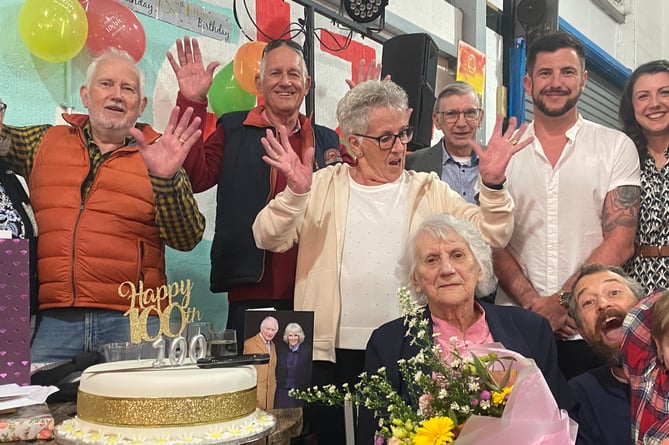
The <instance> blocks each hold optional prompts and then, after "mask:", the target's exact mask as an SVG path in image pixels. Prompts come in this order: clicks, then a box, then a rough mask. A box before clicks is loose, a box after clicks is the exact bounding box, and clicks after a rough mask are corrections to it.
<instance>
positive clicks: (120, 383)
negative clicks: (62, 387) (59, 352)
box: [56, 360, 275, 445]
mask: <svg viewBox="0 0 669 445" xmlns="http://www.w3.org/2000/svg"><path fill="white" fill-rule="evenodd" d="M274 425H275V419H274V417H273V416H271V415H269V414H267V413H265V412H263V411H261V410H258V409H256V371H255V368H254V367H253V366H239V367H234V368H211V369H201V368H198V367H197V366H195V365H184V366H167V367H161V368H153V367H152V366H151V360H144V361H140V362H138V361H122V362H111V363H103V364H100V365H95V366H91V367H90V368H88V369H86V370H85V371H84V373H83V374H82V376H81V382H80V385H79V394H78V397H77V417H75V418H73V419H70V420H66V421H65V422H63V423H62V424H61V425H58V426H57V427H56V439H57V440H58V442H60V443H64V444H70V443H71V444H82V443H83V444H91V445H97V444H118V445H124V444H139V443H142V444H151V443H156V444H163V445H177V444H226V445H228V444H230V445H233V444H241V443H246V442H248V441H251V440H255V439H257V438H260V437H264V436H266V435H267V434H269V432H271V431H272V430H273V429H274Z"/></svg>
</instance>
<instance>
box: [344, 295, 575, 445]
mask: <svg viewBox="0 0 669 445" xmlns="http://www.w3.org/2000/svg"><path fill="white" fill-rule="evenodd" d="M479 304H480V305H481V306H482V307H483V309H484V310H485V316H486V322H487V323H488V327H489V328H490V333H491V334H492V337H493V339H494V340H495V341H496V342H499V343H502V344H503V345H504V347H505V348H506V349H510V350H512V351H515V352H518V353H520V354H522V355H523V356H525V357H527V358H531V359H533V360H534V361H535V362H536V364H537V367H538V368H539V369H540V370H541V372H542V373H543V375H544V378H545V379H546V382H547V383H548V386H549V387H550V389H551V392H552V393H553V396H554V397H555V400H556V401H557V403H558V405H559V406H560V408H564V409H569V408H570V407H571V406H572V405H573V399H572V397H571V393H570V391H569V386H568V385H567V381H566V380H565V378H564V376H563V375H562V373H561V372H560V370H559V369H558V366H557V350H556V345H555V337H554V336H553V331H552V329H551V327H550V324H549V323H548V320H546V319H545V318H544V317H542V316H541V315H538V314H536V313H534V312H532V311H528V310H526V309H522V308H518V307H513V306H496V305H494V304H490V303H486V302H484V301H479ZM424 316H425V317H427V319H428V320H430V331H432V319H431V317H430V311H429V309H428V308H427V307H426V308H425V312H424ZM405 333H406V327H405V326H404V319H403V318H398V319H396V320H393V321H390V322H388V323H386V324H384V325H382V326H381V327H379V328H378V329H376V330H375V331H374V332H373V333H372V336H371V337H370V339H369V342H368V343H367V351H366V352H365V371H366V372H367V373H368V374H373V373H376V371H377V370H378V369H379V368H380V367H382V366H385V367H386V371H387V374H388V380H389V381H390V382H391V384H392V385H393V387H394V388H397V389H398V390H399V392H400V394H402V395H403V396H404V397H408V392H407V387H406V384H405V382H404V381H402V379H401V378H400V373H399V368H398V367H397V361H398V360H399V359H401V358H404V359H409V358H411V357H414V356H415V355H416V354H418V352H419V348H418V347H417V346H416V345H411V344H409V341H410V339H409V338H408V337H405ZM377 425H378V423H377V421H376V420H375V419H374V418H373V416H372V415H371V413H370V412H369V411H368V410H366V409H362V408H361V409H360V413H359V418H358V431H357V440H356V443H357V444H360V445H367V444H372V443H374V442H373V440H374V432H375V431H376V429H377Z"/></svg>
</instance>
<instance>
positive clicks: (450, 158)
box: [441, 138, 479, 165]
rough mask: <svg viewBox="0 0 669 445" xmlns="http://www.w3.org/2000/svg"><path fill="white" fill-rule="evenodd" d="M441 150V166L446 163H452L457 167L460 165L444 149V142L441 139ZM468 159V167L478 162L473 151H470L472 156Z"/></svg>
mask: <svg viewBox="0 0 669 445" xmlns="http://www.w3.org/2000/svg"><path fill="white" fill-rule="evenodd" d="M441 150H442V151H443V153H444V154H445V156H444V161H443V163H442V165H445V164H446V163H447V162H453V163H455V164H457V165H460V163H459V162H458V161H456V160H455V159H453V156H452V155H451V153H450V152H449V151H448V150H447V149H446V140H445V139H444V138H441ZM470 159H471V162H470V163H469V165H476V164H478V162H479V157H478V156H477V155H476V152H475V151H474V150H472V156H471V158H470Z"/></svg>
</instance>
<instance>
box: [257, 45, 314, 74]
mask: <svg viewBox="0 0 669 445" xmlns="http://www.w3.org/2000/svg"><path fill="white" fill-rule="evenodd" d="M283 46H285V47H287V48H290V49H292V50H293V51H295V54H298V55H299V56H300V65H301V66H300V68H302V80H303V81H305V82H306V80H307V77H309V69H307V62H305V61H304V55H303V54H302V53H301V52H300V50H298V49H297V48H293V47H292V46H290V45H288V44H287V43H280V44H278V45H277V46H276V47H275V48H272V49H271V50H270V51H267V52H266V53H263V56H262V58H261V59H260V70H259V72H258V73H259V76H260V79H261V80H262V78H263V77H264V76H265V69H266V68H267V56H268V55H269V53H271V52H272V51H274V50H275V49H277V48H281V47H283Z"/></svg>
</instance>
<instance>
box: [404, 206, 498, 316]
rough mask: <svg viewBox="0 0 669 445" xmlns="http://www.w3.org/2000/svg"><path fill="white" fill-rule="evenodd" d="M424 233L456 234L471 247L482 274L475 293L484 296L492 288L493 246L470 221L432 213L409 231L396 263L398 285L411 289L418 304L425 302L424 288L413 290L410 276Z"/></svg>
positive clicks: (493, 288) (494, 284) (444, 235)
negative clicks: (418, 291)
mask: <svg viewBox="0 0 669 445" xmlns="http://www.w3.org/2000/svg"><path fill="white" fill-rule="evenodd" d="M424 233H425V234H429V235H432V236H435V237H437V238H439V239H441V240H445V239H446V237H447V236H448V235H449V234H455V235H457V236H458V237H460V238H461V239H462V240H463V241H464V242H465V243H466V244H467V245H468V246H469V248H470V249H471V251H472V253H473V254H474V258H475V259H476V262H477V263H478V265H479V267H480V268H481V273H482V274H483V277H482V278H481V280H480V281H479V282H478V284H477V285H476V291H475V294H476V296H478V297H485V296H486V295H490V294H491V293H492V292H493V291H494V290H495V287H496V286H497V277H495V273H494V271H493V267H492V249H491V248H490V245H489V244H488V243H487V242H485V240H484V239H483V236H482V235H481V232H480V231H479V230H478V229H477V228H476V227H474V226H473V225H472V224H471V223H470V222H469V221H464V220H461V219H458V218H455V217H454V216H451V215H449V214H446V213H441V214H438V215H432V216H430V217H428V218H426V219H425V221H423V223H422V224H421V225H420V227H418V230H416V233H414V234H413V235H411V237H410V238H409V240H408V241H407V244H406V247H405V248H404V253H403V254H402V256H401V257H400V260H399V263H398V272H399V276H400V280H401V285H402V286H404V287H406V288H407V289H409V290H410V291H411V294H412V295H413V296H414V298H415V299H416V301H417V302H418V303H419V304H426V303H427V296H426V295H425V294H424V293H423V292H421V293H420V294H416V290H415V288H414V285H413V276H414V273H415V272H416V240H417V238H418V237H419V236H420V235H422V234H424Z"/></svg>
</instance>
